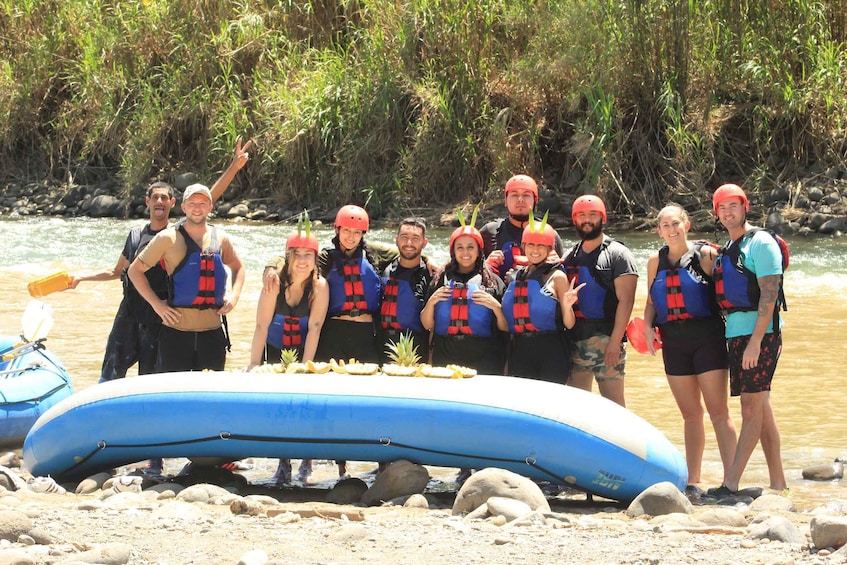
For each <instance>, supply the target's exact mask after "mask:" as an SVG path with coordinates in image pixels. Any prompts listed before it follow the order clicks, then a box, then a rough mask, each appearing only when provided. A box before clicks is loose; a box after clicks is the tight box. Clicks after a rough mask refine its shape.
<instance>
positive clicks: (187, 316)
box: [129, 184, 244, 372]
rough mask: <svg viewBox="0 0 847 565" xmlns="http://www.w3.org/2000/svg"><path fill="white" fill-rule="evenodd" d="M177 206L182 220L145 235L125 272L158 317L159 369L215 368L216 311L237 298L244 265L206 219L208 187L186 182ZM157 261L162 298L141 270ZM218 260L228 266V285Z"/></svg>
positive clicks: (220, 336)
mask: <svg viewBox="0 0 847 565" xmlns="http://www.w3.org/2000/svg"><path fill="white" fill-rule="evenodd" d="M182 210H183V212H185V220H184V221H183V222H180V223H179V224H177V225H176V226H175V227H170V228H167V229H165V230H163V231H162V232H160V233H159V234H157V235H156V237H154V238H153V239H152V240H151V241H150V243H149V244H148V245H147V247H146V248H145V249H144V250H143V251H142V252H141V253H140V254H139V255H138V257H136V259H135V260H134V261H133V262H132V264H131V265H130V267H129V278H130V280H131V281H132V283H133V284H134V285H135V287H136V289H137V290H138V293H139V294H140V295H141V296H142V297H143V298H144V299H145V300H146V301H147V302H148V303H149V304H150V306H152V307H153V310H154V311H155V312H156V314H158V316H159V318H161V320H162V329H161V331H160V332H159V355H160V361H161V370H162V371H163V372H164V371H201V370H203V369H211V370H218V371H220V370H223V369H224V366H225V364H226V351H227V346H228V336H227V335H226V334H225V331H224V327H223V323H222V319H221V316H225V315H226V314H227V313H229V312H230V311H231V310H232V309H233V308H234V307H235V305H236V304H237V303H238V298H239V296H240V295H241V289H242V287H243V285H244V268H243V266H242V264H241V259H240V258H239V257H238V254H237V253H236V251H235V249H234V248H233V246H232V242H231V241H230V239H229V237H227V235H226V234H225V233H224V232H223V230H221V229H218V228H216V227H215V226H210V225H208V224H207V223H206V220H207V218H208V216H209V213H210V212H211V211H212V193H211V191H210V190H209V189H208V188H206V187H205V186H203V185H202V184H192V185H191V186H189V187H188V188H186V189H185V193H184V194H183V197H182ZM160 261H163V262H164V263H163V264H164V267H165V271H166V272H167V273H168V276H169V277H170V282H169V285H168V287H169V288H168V298H167V300H163V299H161V298H159V297H158V296H157V295H156V292H155V291H154V290H153V289H152V288H151V287H150V283H149V281H148V280H147V277H146V276H145V273H146V272H147V271H148V270H149V269H151V268H152V267H153V266H155V265H157V264H159V262H160ZM224 265H226V266H227V267H229V268H230V270H231V271H232V288H231V289H230V290H229V291H227V288H226V286H227V279H228V277H227V273H226V270H225V269H224ZM224 320H225V318H224Z"/></svg>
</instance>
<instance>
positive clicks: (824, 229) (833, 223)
mask: <svg viewBox="0 0 847 565" xmlns="http://www.w3.org/2000/svg"><path fill="white" fill-rule="evenodd" d="M845 227H847V218H832V219H830V220H827V221H825V222H824V223H823V224H822V225H821V227H819V228H818V231H819V232H820V233H823V234H833V233H837V232H840V231H843V230H844V228H845Z"/></svg>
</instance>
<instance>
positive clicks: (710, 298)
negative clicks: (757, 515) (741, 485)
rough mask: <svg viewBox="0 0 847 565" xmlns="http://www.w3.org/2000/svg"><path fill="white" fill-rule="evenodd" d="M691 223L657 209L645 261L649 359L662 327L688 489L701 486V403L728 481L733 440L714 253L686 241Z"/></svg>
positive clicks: (673, 209)
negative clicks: (655, 242) (653, 244)
mask: <svg viewBox="0 0 847 565" xmlns="http://www.w3.org/2000/svg"><path fill="white" fill-rule="evenodd" d="M690 226H691V222H689V220H688V214H687V213H686V212H685V210H683V209H682V208H681V207H679V206H675V205H671V206H666V207H665V208H663V209H662V210H661V211H660V212H659V216H658V226H657V231H658V233H659V236H660V237H661V238H662V239H663V240H664V241H665V246H664V247H662V248H661V249H660V250H659V252H658V253H656V254H655V255H653V256H652V257H650V259H649V260H648V262H647V288H648V289H649V294H648V296H647V304H646V305H645V307H644V322H645V323H644V326H645V333H646V335H645V338H646V341H647V344H648V347H649V349H650V352H651V353H653V354H655V349H654V345H653V342H654V335H653V326H656V327H658V328H659V330H660V334H661V338H662V351H663V359H664V364H665V374H666V375H667V379H668V384H669V385H670V388H671V392H672V393H673V395H674V398H675V399H676V403H677V406H679V411H680V412H681V413H682V418H683V420H684V422H685V460H686V462H687V464H688V483H689V485H690V490H695V491H696V485H697V484H698V483H700V482H701V476H700V467H701V464H702V461H703V448H704V445H705V443H706V434H705V430H704V427H703V403H704V402H705V404H706V410H707V411H708V412H709V418H710V419H711V420H712V427H714V429H715V437H716V439H717V443H718V450H719V451H720V455H721V461H722V463H723V472H724V476H726V474H727V472H728V470H729V467H730V465H731V464H732V459H733V457H734V455H735V447H736V444H737V441H738V438H737V435H736V432H735V426H734V424H733V423H732V418H731V417H730V415H729V407H728V404H727V402H728V395H727V386H728V373H727V369H728V367H729V364H728V359H727V351H726V341H725V338H724V323H723V319H722V318H721V317H720V313H719V311H718V308H717V304H716V302H715V293H714V285H713V283H712V279H711V276H710V274H711V272H712V266H713V264H714V261H715V257H716V255H717V250H716V248H715V246H713V245H712V244H710V243H708V242H690V241H688V229H689V228H690Z"/></svg>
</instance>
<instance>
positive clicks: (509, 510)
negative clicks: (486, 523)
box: [486, 496, 532, 522]
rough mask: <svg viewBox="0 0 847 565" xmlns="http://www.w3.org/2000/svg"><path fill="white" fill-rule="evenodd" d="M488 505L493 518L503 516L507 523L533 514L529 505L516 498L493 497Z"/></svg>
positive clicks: (487, 502)
mask: <svg viewBox="0 0 847 565" xmlns="http://www.w3.org/2000/svg"><path fill="white" fill-rule="evenodd" d="M486 504H487V505H488V513H489V514H491V515H492V516H503V517H504V518H506V521H507V522H511V521H512V520H517V519H518V518H520V517H521V516H525V515H527V514H529V513H530V512H532V508H530V507H529V504H527V503H526V502H522V501H520V500H515V499H514V498H504V497H502V496H491V497H489V498H488V500H487V501H486Z"/></svg>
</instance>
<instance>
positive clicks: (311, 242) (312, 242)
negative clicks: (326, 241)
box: [285, 230, 320, 255]
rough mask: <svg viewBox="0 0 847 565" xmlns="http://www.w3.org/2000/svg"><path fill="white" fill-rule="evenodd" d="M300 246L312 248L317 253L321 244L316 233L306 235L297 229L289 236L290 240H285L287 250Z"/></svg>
mask: <svg viewBox="0 0 847 565" xmlns="http://www.w3.org/2000/svg"><path fill="white" fill-rule="evenodd" d="M298 247H302V248H303V249H311V250H312V251H314V252H315V254H316V255H317V253H318V249H319V247H320V246H319V244H318V238H317V237H316V236H314V235H308V236H307V235H306V234H305V233H303V232H301V231H300V230H297V231H296V232H294V233H292V234H291V235H289V236H288V240H287V241H286V242H285V250H286V251H290V250H292V249H296V248H298Z"/></svg>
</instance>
